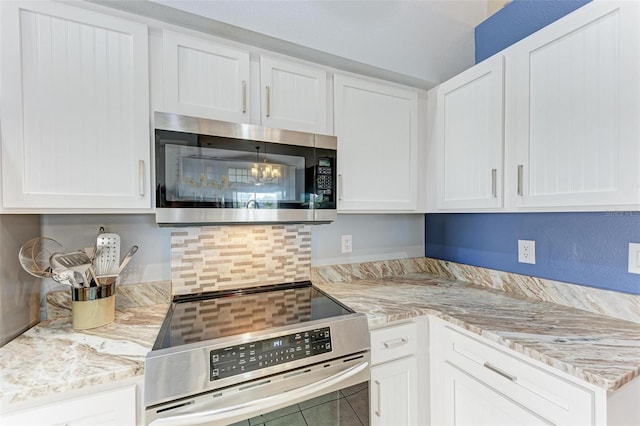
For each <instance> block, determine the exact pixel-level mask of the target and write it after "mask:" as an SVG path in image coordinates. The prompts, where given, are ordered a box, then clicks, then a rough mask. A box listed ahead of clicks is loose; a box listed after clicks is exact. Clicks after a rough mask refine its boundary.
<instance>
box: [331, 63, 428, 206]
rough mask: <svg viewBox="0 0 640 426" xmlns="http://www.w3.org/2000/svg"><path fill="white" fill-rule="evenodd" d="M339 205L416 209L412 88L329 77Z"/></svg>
mask: <svg viewBox="0 0 640 426" xmlns="http://www.w3.org/2000/svg"><path fill="white" fill-rule="evenodd" d="M334 101H335V103H334V115H335V118H334V124H335V134H336V136H337V137H338V211H339V212H342V213H347V212H371V213H375V212H415V211H416V209H417V205H418V201H417V183H418V182H417V179H418V178H417V168H418V135H417V132H418V123H417V121H418V113H417V109H418V94H417V90H413V89H409V88H404V87H398V86H395V85H391V84H384V83H382V82H374V81H371V80H365V79H359V78H355V77H350V76H345V75H335V77H334Z"/></svg>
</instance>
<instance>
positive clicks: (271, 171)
mask: <svg viewBox="0 0 640 426" xmlns="http://www.w3.org/2000/svg"><path fill="white" fill-rule="evenodd" d="M251 178H252V182H253V183H254V185H258V186H259V185H264V184H267V183H278V181H279V179H280V167H279V166H278V165H277V164H269V162H268V161H267V153H266V150H265V153H264V159H263V160H262V162H260V147H259V146H256V162H255V164H254V165H253V167H251Z"/></svg>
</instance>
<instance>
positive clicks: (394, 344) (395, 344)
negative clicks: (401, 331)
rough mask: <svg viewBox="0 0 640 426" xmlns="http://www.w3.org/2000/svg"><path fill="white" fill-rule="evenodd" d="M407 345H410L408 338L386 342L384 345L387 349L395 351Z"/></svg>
mask: <svg viewBox="0 0 640 426" xmlns="http://www.w3.org/2000/svg"><path fill="white" fill-rule="evenodd" d="M407 343H409V339H408V338H406V337H403V338H401V339H396V340H390V341H388V342H384V343H383V345H384V347H385V349H393V348H397V347H398V346H403V345H406V344H407Z"/></svg>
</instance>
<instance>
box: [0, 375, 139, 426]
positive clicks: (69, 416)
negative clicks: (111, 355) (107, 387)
mask: <svg viewBox="0 0 640 426" xmlns="http://www.w3.org/2000/svg"><path fill="white" fill-rule="evenodd" d="M3 423H4V424H7V425H15V426H18V425H69V426H75V425H77V426H80V425H90V424H91V425H104V426H127V425H129V426H134V425H136V424H137V422H136V386H135V385H131V386H126V387H123V388H120V389H116V390H111V391H106V392H100V393H93V394H91V393H90V394H89V395H87V396H83V397H80V398H73V399H68V400H64V401H62V402H58V403H54V404H49V405H44V406H41V407H38V408H34V409H30V410H25V411H21V412H18V413H14V414H9V415H6V416H3Z"/></svg>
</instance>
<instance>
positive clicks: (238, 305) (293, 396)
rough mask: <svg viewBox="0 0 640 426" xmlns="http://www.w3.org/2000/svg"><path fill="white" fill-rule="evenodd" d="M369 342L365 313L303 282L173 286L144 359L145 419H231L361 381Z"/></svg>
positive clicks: (366, 370) (214, 421)
mask: <svg viewBox="0 0 640 426" xmlns="http://www.w3.org/2000/svg"><path fill="white" fill-rule="evenodd" d="M369 349H370V344H369V331H368V326H367V319H366V316H365V315H364V314H358V313H354V312H353V311H352V310H350V309H349V308H347V307H345V306H343V305H341V304H340V303H339V302H337V301H335V300H334V299H332V298H331V297H329V296H327V295H326V294H324V293H323V292H322V291H320V290H318V289H317V288H315V287H313V286H312V285H311V283H310V282H300V283H290V284H281V285H276V286H265V287H256V288H251V289H244V290H237V291H222V292H211V293H204V294H196V295H189V296H176V297H175V298H174V301H173V303H172V306H171V307H170V309H169V311H168V313H167V316H166V318H165V321H164V323H163V325H162V328H161V330H160V333H159V335H158V338H157V340H156V342H155V345H154V347H153V350H152V351H151V352H149V354H148V355H147V358H146V362H145V389H144V402H145V408H146V422H147V424H153V425H156V424H158V425H159V424H180V425H185V424H229V423H233V422H237V421H241V420H246V419H250V418H253V417H255V416H258V415H261V414H264V413H268V412H272V411H274V410H277V409H279V408H283V407H288V406H291V405H294V404H298V403H302V402H304V401H309V400H311V399H312V398H314V397H318V396H320V395H325V394H328V393H330V392H338V391H340V390H341V389H345V388H347V387H349V386H353V385H357V384H365V385H366V383H367V382H368V380H369V363H370V357H369ZM367 392H368V391H367ZM367 404H368V399H367ZM365 409H366V410H367V411H368V407H365ZM303 414H304V412H303ZM325 420H326V419H325ZM360 421H362V423H363V424H366V419H365V420H362V419H361V420H360ZM311 423H313V422H311Z"/></svg>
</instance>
